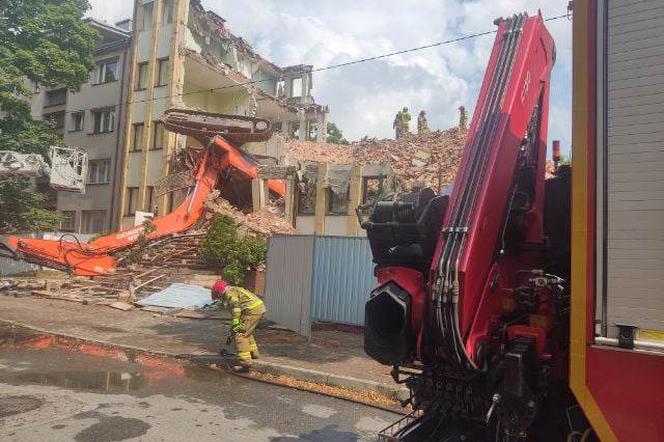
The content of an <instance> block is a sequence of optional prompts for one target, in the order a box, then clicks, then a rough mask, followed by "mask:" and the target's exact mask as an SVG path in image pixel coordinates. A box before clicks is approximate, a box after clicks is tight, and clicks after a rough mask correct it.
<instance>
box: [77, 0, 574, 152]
mask: <svg viewBox="0 0 664 442" xmlns="http://www.w3.org/2000/svg"><path fill="white" fill-rule="evenodd" d="M90 3H91V5H92V10H91V11H90V13H89V15H91V16H93V17H95V18H98V19H101V20H105V21H107V22H109V23H113V22H115V21H118V20H121V19H123V18H126V17H130V16H131V13H132V6H133V0H114V1H108V0H90ZM566 3H567V2H566V1H562V0H410V1H403V0H401V1H395V0H363V1H357V0H335V1H329V0H288V1H284V0H281V1H277V0H250V1H246V0H244V1H241V0H203V5H204V6H205V7H206V8H207V9H211V10H213V11H214V12H216V13H217V14H219V15H220V16H222V17H224V18H225V19H226V20H227V22H226V25H227V27H228V28H229V29H230V30H231V32H233V33H234V34H235V35H239V36H241V37H243V38H245V40H247V41H249V42H250V43H251V44H252V46H253V47H254V49H255V50H256V51H257V52H258V53H259V54H261V55H262V56H263V57H266V58H268V59H269V60H271V61H272V62H274V63H276V64H278V65H281V66H287V65H293V64H312V65H314V68H316V67H324V66H328V65H332V64H337V63H343V62H346V61H350V60H355V59H359V58H365V57H371V56H375V55H380V54H383V53H387V52H392V51H397V50H401V49H407V48H411V47H417V46H422V45H426V44H429V43H434V42H438V41H443V40H448V39H452V38H456V37H460V36H463V35H468V34H474V33H478V32H483V31H487V30H492V29H495V26H494V25H493V21H494V19H495V18H497V17H500V16H503V17H506V16H509V15H511V14H514V13H518V12H522V11H526V12H528V13H529V14H530V15H534V14H536V13H537V10H538V8H539V9H540V10H541V11H542V14H543V15H544V17H545V18H546V17H553V16H557V15H561V14H564V13H565V8H566ZM547 27H548V28H549V31H550V32H551V34H552V35H553V37H554V39H555V41H556V53H557V59H556V64H555V66H554V69H553V73H552V82H551V105H550V111H549V140H554V139H559V140H561V147H562V149H563V150H564V151H568V150H569V147H570V139H571V88H572V87H571V76H572V74H571V72H572V66H571V59H572V38H571V37H572V25H571V21H569V20H568V19H566V18H563V19H560V20H555V21H552V22H549V23H547ZM493 40H494V36H493V35H489V36H485V37H479V38H476V39H471V40H468V41H466V42H464V43H453V44H449V45H444V46H439V47H436V48H432V49H425V50H422V51H418V52H415V53H410V54H405V55H399V56H394V57H390V58H387V59H382V60H376V61H371V62H367V63H361V64H358V65H354V66H350V67H345V68H340V69H333V70H329V71H325V72H319V73H315V74H314V79H313V91H312V94H313V96H314V98H315V100H316V102H317V103H320V104H327V105H329V106H330V121H333V122H335V123H336V124H337V125H338V126H339V127H340V128H341V129H342V130H343V132H344V136H346V138H348V139H349V140H357V139H359V138H361V137H363V136H365V135H368V136H369V137H378V138H385V137H391V136H393V135H394V134H393V130H392V121H393V120H394V115H395V113H396V112H397V111H398V110H399V109H401V108H402V107H404V106H407V107H408V108H409V109H410V112H411V114H412V115H413V121H415V120H416V119H417V114H418V113H419V111H420V110H426V111H427V115H428V118H429V126H430V127H431V128H432V129H446V128H448V127H451V126H453V125H455V124H457V122H458V110H457V109H458V107H459V106H460V105H464V106H465V107H466V108H467V109H468V110H469V111H470V112H472V110H473V109H474V107H475V101H476V100H477V95H478V92H479V88H480V85H481V81H482V78H483V76H484V71H485V69H486V64H487V60H488V57H489V53H490V51H491V48H492V46H493ZM414 126H415V124H412V123H411V129H414Z"/></svg>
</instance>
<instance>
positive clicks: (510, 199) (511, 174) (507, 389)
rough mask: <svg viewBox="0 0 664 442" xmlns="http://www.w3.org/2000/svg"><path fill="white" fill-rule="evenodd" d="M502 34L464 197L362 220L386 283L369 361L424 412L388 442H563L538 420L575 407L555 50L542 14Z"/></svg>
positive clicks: (414, 200)
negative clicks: (569, 396) (551, 160)
mask: <svg viewBox="0 0 664 442" xmlns="http://www.w3.org/2000/svg"><path fill="white" fill-rule="evenodd" d="M496 24H497V26H498V30H497V35H496V40H495V44H494V47H493V50H492V53H491V57H490V59H489V64H488V67H487V71H486V73H485V77H484V81H483V83H482V88H481V91H480V94H479V98H478V101H477V105H476V107H475V112H474V115H473V119H472V122H471V125H470V128H469V132H468V140H467V143H466V146H465V149H464V152H463V157H462V159H461V163H460V166H459V170H458V172H457V175H456V179H455V181H454V184H453V186H452V191H451V193H450V194H449V195H438V194H436V193H435V192H434V191H433V190H431V189H424V190H421V191H418V192H414V193H410V194H402V195H397V196H393V197H391V198H390V199H388V200H383V201H379V202H378V203H376V204H375V206H374V207H373V210H372V211H371V214H370V215H369V216H368V217H367V218H365V219H363V220H362V226H363V227H364V228H365V229H366V230H367V235H368V237H369V241H370V244H371V248H372V252H373V257H374V262H375V263H376V269H375V273H376V277H377V279H378V283H379V285H378V287H377V288H376V289H375V290H373V292H372V293H371V296H370V300H369V301H368V302H367V304H366V313H365V314H366V324H365V351H366V353H367V354H368V355H369V356H371V357H372V358H374V359H375V360H377V361H379V362H381V363H382V364H385V365H389V366H392V367H393V370H392V375H393V377H394V379H395V381H396V382H398V383H402V384H405V385H406V386H407V387H408V389H409V390H410V393H411V394H410V399H409V400H408V401H406V403H404V405H406V404H410V405H411V406H412V408H413V409H414V411H413V413H412V414H410V415H409V416H407V417H405V418H404V419H402V420H400V421H399V422H397V423H396V424H394V425H393V426H390V427H388V428H387V429H385V431H383V432H382V433H381V438H382V439H381V440H386V441H388V440H389V441H420V442H422V441H457V440H458V441H464V440H465V441H484V440H490V441H511V440H550V439H548V438H547V437H544V436H540V435H539V433H541V432H547V431H549V430H548V429H547V425H549V423H552V422H555V419H551V418H550V416H549V419H547V422H548V423H546V424H545V423H542V422H540V421H539V420H538V419H540V416H541V415H542V414H543V413H544V412H545V411H543V410H546V409H547V407H549V404H550V403H551V402H552V401H553V400H554V399H553V396H564V394H563V395H558V393H552V391H557V390H555V389H553V388H552V386H553V385H557V383H558V382H559V381H563V380H564V379H565V376H566V368H567V342H568V339H567V336H566V334H567V328H568V319H567V318H568V310H569V297H568V292H567V290H566V279H567V278H568V273H569V264H568V260H569V229H568V228H565V226H569V176H567V175H566V174H564V173H561V174H560V176H558V177H556V178H554V179H550V180H547V182H546V183H545V163H546V138H547V119H548V110H549V85H550V75H551V69H552V67H553V64H554V61H555V46H554V42H553V39H552V37H551V35H550V34H549V32H548V31H547V29H546V27H545V25H544V20H543V19H542V17H541V16H540V15H538V16H535V17H528V16H526V15H525V14H522V15H517V16H513V17H510V18H507V19H499V20H497V21H496ZM562 385H564V383H562ZM557 400H561V401H564V400H566V399H565V398H564V397H559V398H557ZM563 409H564V408H563ZM549 433H550V434H552V433H551V431H549ZM553 440H560V439H553Z"/></svg>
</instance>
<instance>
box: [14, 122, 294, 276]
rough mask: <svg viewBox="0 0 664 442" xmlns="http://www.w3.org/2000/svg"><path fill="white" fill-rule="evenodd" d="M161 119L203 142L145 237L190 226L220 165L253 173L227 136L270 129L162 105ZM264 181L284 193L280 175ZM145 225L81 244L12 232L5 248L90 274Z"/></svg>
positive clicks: (108, 263) (249, 137) (253, 137)
mask: <svg viewBox="0 0 664 442" xmlns="http://www.w3.org/2000/svg"><path fill="white" fill-rule="evenodd" d="M162 120H163V122H164V126H165V127H166V128H167V129H169V130H172V131H174V132H175V131H177V132H178V133H183V134H186V135H189V136H193V137H194V138H196V139H197V140H198V141H200V142H201V143H202V144H204V145H206V146H207V147H206V149H205V152H204V154H203V157H202V159H201V161H200V163H199V164H198V167H197V169H196V174H195V184H194V187H193V189H192V190H191V191H190V192H189V194H188V195H187V197H186V199H185V200H184V201H183V202H182V203H181V204H180V205H179V206H178V207H177V208H176V209H175V210H173V211H172V212H171V213H169V214H167V215H165V216H162V217H159V218H156V219H155V220H154V221H153V224H154V227H155V230H154V231H153V232H151V233H149V234H148V235H147V238H148V239H149V240H157V239H160V238H164V237H166V236H169V235H173V234H175V233H180V232H184V231H186V230H188V229H190V228H191V227H193V226H194V225H195V224H196V223H197V222H198V220H199V219H200V217H201V215H202V214H203V212H204V210H205V209H204V205H205V201H206V199H207V197H208V196H209V195H210V193H211V192H212V191H213V190H214V188H215V186H216V185H217V180H218V176H219V174H220V173H221V172H222V171H224V170H227V169H229V168H234V169H235V170H238V171H239V172H241V173H242V174H243V175H245V176H247V177H248V178H256V177H257V176H258V171H257V166H258V163H257V162H256V161H255V160H254V159H253V158H252V157H251V156H249V155H248V154H246V153H244V152H242V151H240V150H239V149H238V148H237V147H235V146H234V145H233V144H231V142H229V141H228V140H234V142H236V143H243V142H246V141H264V140H267V139H268V138H269V137H270V135H271V131H270V126H269V122H268V121H267V120H263V119H257V118H248V117H238V116H233V115H221V114H210V113H201V112H197V111H188V110H184V111H183V110H177V109H174V110H169V111H166V112H165V114H164V117H163V118H162ZM267 185H268V187H269V188H270V190H271V191H272V192H274V193H276V194H278V195H280V196H283V194H284V187H285V186H284V184H283V183H282V182H281V181H279V180H267ZM144 229H145V227H144V226H136V227H132V228H130V229H126V230H122V231H120V232H117V233H113V234H110V235H105V236H102V237H100V238H98V239H96V240H94V241H92V242H90V243H85V244H83V243H80V242H69V241H63V240H62V239H61V240H60V241H50V240H38V239H30V238H19V237H16V236H12V237H9V238H8V239H7V241H6V244H5V245H4V251H5V253H6V254H9V255H10V256H12V257H14V258H16V259H23V260H25V261H29V262H34V263H37V264H40V265H44V266H47V267H53V268H58V269H61V270H65V271H71V272H73V273H75V274H77V275H83V276H94V275H100V274H104V273H108V272H110V271H112V270H114V269H115V267H116V266H117V258H116V257H115V256H114V254H115V253H116V252H119V251H121V250H124V249H127V248H129V247H131V246H132V245H133V244H135V243H136V241H137V239H138V237H139V235H140V234H141V233H142V232H143V230H144Z"/></svg>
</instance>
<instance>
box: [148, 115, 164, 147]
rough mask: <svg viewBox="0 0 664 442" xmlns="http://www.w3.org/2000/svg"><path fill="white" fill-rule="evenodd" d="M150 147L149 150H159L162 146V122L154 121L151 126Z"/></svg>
mask: <svg viewBox="0 0 664 442" xmlns="http://www.w3.org/2000/svg"><path fill="white" fill-rule="evenodd" d="M152 130H153V132H152V147H151V148H150V150H159V149H163V148H164V139H165V138H166V137H165V136H164V123H162V122H161V121H155V122H154V123H153V128H152Z"/></svg>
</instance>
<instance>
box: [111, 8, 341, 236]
mask: <svg viewBox="0 0 664 442" xmlns="http://www.w3.org/2000/svg"><path fill="white" fill-rule="evenodd" d="M131 59H132V64H131V69H130V73H129V81H128V105H127V110H126V121H127V124H126V129H125V133H126V136H125V140H124V155H123V157H124V161H123V165H124V167H123V168H122V170H121V171H120V175H121V176H120V179H121V182H122V186H121V191H120V207H122V210H121V212H120V215H119V225H120V226H121V227H128V226H132V225H134V223H135V222H136V219H135V215H136V213H137V211H143V212H151V213H154V214H155V215H163V214H165V213H168V212H169V211H171V210H172V209H173V208H174V207H175V206H177V204H178V203H179V201H180V199H181V198H182V197H183V192H180V191H173V188H172V187H169V186H163V185H161V184H163V183H162V182H161V180H162V177H166V176H169V175H173V174H174V173H175V172H177V167H176V163H177V162H176V158H177V156H178V153H180V152H183V151H184V150H185V148H186V147H187V146H195V145H196V144H197V142H196V141H195V140H193V139H190V138H188V137H186V136H183V135H178V134H174V133H170V132H167V131H166V130H165V129H164V128H163V125H162V123H160V121H159V120H160V117H161V115H162V113H163V112H164V111H165V110H167V109H170V108H191V109H200V110H204V111H209V112H217V113H225V114H234V115H243V116H256V117H261V118H265V119H268V120H269V121H270V122H271V123H272V127H273V130H275V132H282V133H284V134H285V135H286V136H289V137H295V138H298V139H300V140H312V141H317V140H318V141H322V140H324V138H325V134H326V132H327V114H328V112H329V110H328V108H327V107H326V106H321V105H319V104H316V103H315V101H314V99H313V97H312V95H311V91H312V66H310V65H297V66H288V67H280V66H277V65H275V64H274V63H272V62H270V61H268V60H266V59H265V58H263V57H261V56H260V55H258V54H257V53H256V52H255V51H253V50H252V48H251V46H250V45H249V44H248V43H247V42H246V41H244V40H243V39H242V38H240V37H238V36H236V35H233V34H232V33H231V32H230V31H229V30H228V28H227V27H226V22H225V20H224V19H223V18H221V17H220V16H218V15H217V14H215V13H213V12H211V11H205V10H204V9H203V7H202V6H201V4H200V2H199V1H198V0H154V1H146V0H136V1H135V4H134V19H133V32H132V46H131ZM249 195H251V191H249ZM249 204H251V197H249Z"/></svg>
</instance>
